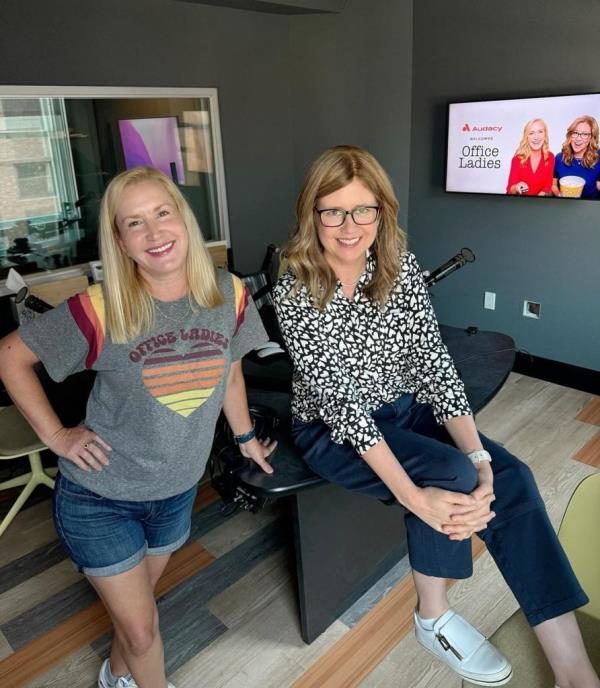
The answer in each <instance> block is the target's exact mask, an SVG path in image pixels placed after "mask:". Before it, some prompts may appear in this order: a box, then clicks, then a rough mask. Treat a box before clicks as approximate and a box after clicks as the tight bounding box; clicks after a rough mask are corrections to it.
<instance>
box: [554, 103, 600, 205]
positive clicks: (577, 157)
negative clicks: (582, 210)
mask: <svg viewBox="0 0 600 688" xmlns="http://www.w3.org/2000/svg"><path fill="white" fill-rule="evenodd" d="M599 138H600V137H599V132H598V122H597V121H596V120H595V119H594V117H591V116H590V115H582V116H581V117H577V118H576V119H574V120H573V122H571V124H570V125H569V128H568V129H567V135H566V138H565V142H564V143H563V146H562V150H561V152H560V153H559V154H558V155H557V156H556V160H555V162H554V178H553V180H552V193H553V194H554V195H555V196H561V195H562V193H561V190H560V184H559V182H560V179H561V178H562V177H570V176H575V177H581V178H582V179H584V180H585V185H584V187H583V191H582V192H581V196H580V198H593V199H598V198H600V150H598V146H599V145H600V143H599Z"/></svg>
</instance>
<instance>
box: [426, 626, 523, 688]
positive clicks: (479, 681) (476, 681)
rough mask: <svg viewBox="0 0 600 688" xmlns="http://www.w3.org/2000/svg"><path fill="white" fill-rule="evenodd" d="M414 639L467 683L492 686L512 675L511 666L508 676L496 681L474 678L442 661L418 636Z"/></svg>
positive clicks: (508, 678) (506, 681)
mask: <svg viewBox="0 0 600 688" xmlns="http://www.w3.org/2000/svg"><path fill="white" fill-rule="evenodd" d="M416 640H417V642H418V643H419V645H420V646H421V647H422V648H423V649H424V650H427V652H429V654H430V655H433V656H434V657H435V658H436V659H437V660H438V661H440V662H443V663H444V664H445V665H446V666H447V667H448V669H450V670H452V671H453V672H454V673H455V674H456V675H457V676H460V677H461V678H463V679H464V680H465V681H469V683H474V684H475V685H476V686H491V687H492V688H493V686H504V685H506V684H507V683H508V682H509V681H510V680H511V679H512V677H513V669H512V666H511V668H510V674H508V676H504V677H502V678H501V679H498V680H497V681H486V680H484V679H481V678H476V677H475V676H471V675H469V674H465V673H462V672H460V671H457V670H456V669H455V668H454V667H452V666H450V665H449V664H448V663H447V662H444V660H443V659H442V658H441V657H440V656H439V655H438V654H437V653H436V652H434V651H433V650H431V649H430V648H428V647H427V645H424V644H423V643H422V642H421V641H420V640H419V639H418V638H416Z"/></svg>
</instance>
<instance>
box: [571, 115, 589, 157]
mask: <svg viewBox="0 0 600 688" xmlns="http://www.w3.org/2000/svg"><path fill="white" fill-rule="evenodd" d="M591 135H592V127H591V126H590V125H589V124H588V122H579V123H578V124H577V126H576V127H575V128H574V129H573V130H572V131H571V134H570V136H569V141H570V143H571V148H572V149H573V153H574V155H575V157H576V158H580V157H582V156H583V154H584V153H585V151H586V149H587V147H588V146H589V144H590V139H591Z"/></svg>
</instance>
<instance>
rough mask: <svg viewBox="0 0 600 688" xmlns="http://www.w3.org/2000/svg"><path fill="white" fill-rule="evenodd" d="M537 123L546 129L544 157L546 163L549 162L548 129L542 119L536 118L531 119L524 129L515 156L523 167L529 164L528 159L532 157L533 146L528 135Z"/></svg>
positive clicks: (543, 148) (543, 145)
mask: <svg viewBox="0 0 600 688" xmlns="http://www.w3.org/2000/svg"><path fill="white" fill-rule="evenodd" d="M535 122H540V123H541V125H542V127H543V128H544V143H543V144H542V155H543V156H544V162H546V161H547V160H548V127H547V125H546V122H544V120H543V119H541V118H540V117H535V118H534V119H530V120H529V122H527V124H526V125H525V126H524V127H523V136H522V137H521V141H520V143H519V146H518V148H517V150H516V152H515V155H516V156H517V157H518V158H519V160H520V161H521V165H524V164H525V163H526V162H527V158H529V156H530V155H531V146H530V145H529V139H528V134H529V130H530V129H531V127H532V126H533V125H534V123H535Z"/></svg>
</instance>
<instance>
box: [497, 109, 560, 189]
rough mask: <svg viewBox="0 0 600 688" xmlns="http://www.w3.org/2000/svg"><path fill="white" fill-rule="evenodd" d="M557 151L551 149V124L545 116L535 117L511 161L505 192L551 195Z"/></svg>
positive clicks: (526, 127) (525, 129)
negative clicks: (549, 135) (548, 123)
mask: <svg viewBox="0 0 600 688" xmlns="http://www.w3.org/2000/svg"><path fill="white" fill-rule="evenodd" d="M553 172H554V154H553V153H551V152H550V151H549V150H548V127H547V126H546V123H545V122H544V120H543V119H539V117H538V118H536V119H532V120H529V122H527V124H526V125H525V127H524V128H523V136H522V137H521V141H520V143H519V147H518V148H517V150H516V152H515V155H514V157H513V159H512V161H511V163H510V174H509V176H508V184H507V185H506V193H507V194H512V195H518V196H551V195H552V175H553Z"/></svg>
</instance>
